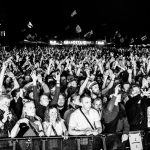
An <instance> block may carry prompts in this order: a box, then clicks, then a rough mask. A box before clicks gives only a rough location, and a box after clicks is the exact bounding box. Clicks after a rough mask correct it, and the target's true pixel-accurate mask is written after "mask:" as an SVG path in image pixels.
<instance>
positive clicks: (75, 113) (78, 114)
mask: <svg viewBox="0 0 150 150" xmlns="http://www.w3.org/2000/svg"><path fill="white" fill-rule="evenodd" d="M80 114H81V111H80V109H76V110H74V111H73V112H72V113H71V117H76V116H80Z"/></svg>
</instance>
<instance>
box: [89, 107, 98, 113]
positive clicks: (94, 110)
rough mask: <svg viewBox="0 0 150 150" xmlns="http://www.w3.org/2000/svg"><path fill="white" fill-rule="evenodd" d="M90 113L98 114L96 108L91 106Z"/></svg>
mask: <svg viewBox="0 0 150 150" xmlns="http://www.w3.org/2000/svg"><path fill="white" fill-rule="evenodd" d="M90 113H93V114H98V112H97V110H96V109H94V108H91V109H90Z"/></svg>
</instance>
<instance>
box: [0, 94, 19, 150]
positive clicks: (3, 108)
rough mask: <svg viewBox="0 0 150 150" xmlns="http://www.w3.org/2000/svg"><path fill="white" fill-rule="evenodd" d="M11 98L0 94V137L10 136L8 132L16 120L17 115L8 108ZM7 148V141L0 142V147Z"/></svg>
mask: <svg viewBox="0 0 150 150" xmlns="http://www.w3.org/2000/svg"><path fill="white" fill-rule="evenodd" d="M10 101H11V99H10V98H9V97H8V96H6V95H1V96H0V138H6V137H10V132H11V129H12V128H13V126H14V125H15V123H16V121H17V117H16V116H15V114H14V113H13V111H12V110H10V108H9V106H10ZM5 148H6V149H9V143H8V142H7V141H1V142H0V149H5Z"/></svg>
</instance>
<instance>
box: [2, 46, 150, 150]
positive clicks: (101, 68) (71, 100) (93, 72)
mask: <svg viewBox="0 0 150 150" xmlns="http://www.w3.org/2000/svg"><path fill="white" fill-rule="evenodd" d="M149 87H150V52H149V48H109V47H98V46H75V45H74V46H36V47H31V46H29V47H15V48H13V49H11V50H9V51H7V50H4V49H2V50H1V51H0V137H1V138H2V137H12V138H14V137H26V136H47V137H49V136H63V137H64V139H67V138H68V135H98V134H101V133H106V134H109V133H118V132H122V137H121V141H119V139H118V140H117V139H116V137H115V135H113V136H114V137H111V138H110V139H107V140H108V141H107V142H109V143H110V144H109V146H110V149H111V148H114V147H115V146H116V145H117V146H122V145H123V144H124V143H126V142H128V133H129V131H137V130H148V128H149V127H150V119H149V118H150V117H149V116H150V109H149V108H150V107H149V106H150V88H149ZM148 110H149V111H148ZM112 143H113V144H112ZM114 143H115V144H114ZM3 146H4V145H3ZM20 146H21V147H22V149H23V147H24V146H23V143H22V144H20Z"/></svg>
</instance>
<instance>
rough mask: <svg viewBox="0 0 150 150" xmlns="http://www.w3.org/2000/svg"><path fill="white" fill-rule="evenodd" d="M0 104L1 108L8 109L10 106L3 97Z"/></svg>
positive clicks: (7, 100)
mask: <svg viewBox="0 0 150 150" xmlns="http://www.w3.org/2000/svg"><path fill="white" fill-rule="evenodd" d="M0 103H1V104H0V105H1V106H2V107H3V108H9V106H10V99H8V98H6V97H4V98H3V99H2V100H1V102H0Z"/></svg>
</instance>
